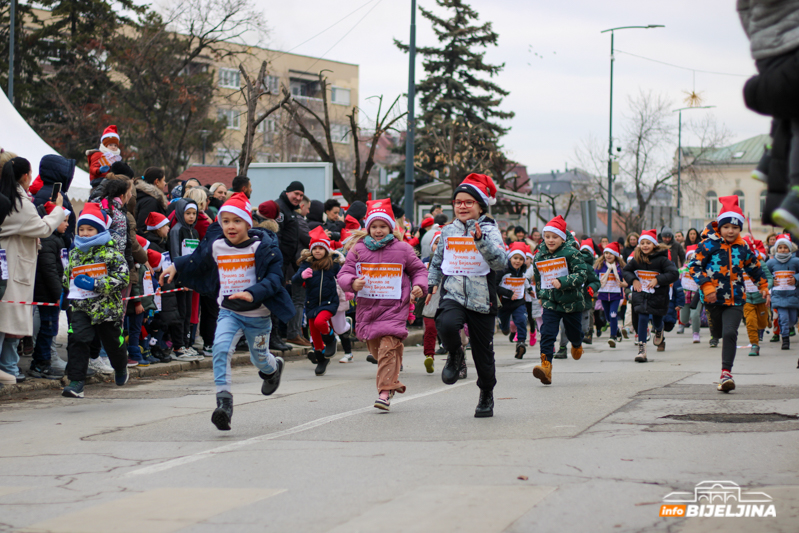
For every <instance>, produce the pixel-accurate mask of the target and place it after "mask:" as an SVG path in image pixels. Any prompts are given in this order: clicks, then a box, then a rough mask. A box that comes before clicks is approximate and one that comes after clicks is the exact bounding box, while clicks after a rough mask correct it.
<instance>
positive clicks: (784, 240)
mask: <svg viewBox="0 0 799 533" xmlns="http://www.w3.org/2000/svg"><path fill="white" fill-rule="evenodd" d="M780 244H784V245H785V246H787V247H788V248H789V249H790V250H793V249H794V248H793V243H792V242H791V236H790V235H788V234H787V233H783V234H781V235H777V240H776V241H774V250H776V249H777V246H779V245H780Z"/></svg>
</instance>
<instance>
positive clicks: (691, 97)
mask: <svg viewBox="0 0 799 533" xmlns="http://www.w3.org/2000/svg"><path fill="white" fill-rule="evenodd" d="M683 94H685V95H686V96H685V99H684V100H683V102H685V105H687V106H688V107H699V106H701V105H702V102H704V98H703V97H702V93H701V92H696V91H695V90H694V91H683Z"/></svg>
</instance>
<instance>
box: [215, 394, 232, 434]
mask: <svg viewBox="0 0 799 533" xmlns="http://www.w3.org/2000/svg"><path fill="white" fill-rule="evenodd" d="M232 418H233V395H232V394H230V393H229V392H227V391H223V392H217V393H216V409H215V410H214V414H212V415H211V422H213V423H214V425H215V426H216V429H218V430H221V431H230V421H231V419H232Z"/></svg>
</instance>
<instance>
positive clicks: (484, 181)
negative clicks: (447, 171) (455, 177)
mask: <svg viewBox="0 0 799 533" xmlns="http://www.w3.org/2000/svg"><path fill="white" fill-rule="evenodd" d="M459 192H465V193H468V194H470V195H472V196H474V198H475V199H476V200H477V201H478V202H479V203H480V205H481V206H483V207H488V206H489V205H494V204H495V203H497V186H496V185H495V184H494V180H492V179H491V178H489V177H488V176H486V175H485V174H469V175H468V176H466V179H464V180H463V181H462V182H461V184H460V185H458V187H457V188H456V189H455V192H454V193H453V194H452V199H453V200H455V196H457V194H458V193H459Z"/></svg>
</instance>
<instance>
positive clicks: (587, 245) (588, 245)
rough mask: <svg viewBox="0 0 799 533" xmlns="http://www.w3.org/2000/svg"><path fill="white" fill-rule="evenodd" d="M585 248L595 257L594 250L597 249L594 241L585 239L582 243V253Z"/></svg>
mask: <svg viewBox="0 0 799 533" xmlns="http://www.w3.org/2000/svg"><path fill="white" fill-rule="evenodd" d="M583 248H587V249H588V251H589V252H591V255H594V250H596V248H594V241H593V240H592V239H591V238H588V239H585V240H584V241H583V242H581V243H580V251H582V250H583Z"/></svg>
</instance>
